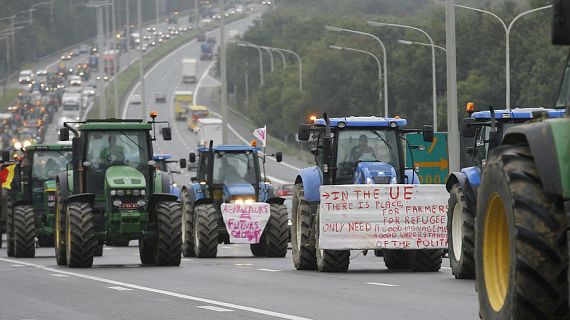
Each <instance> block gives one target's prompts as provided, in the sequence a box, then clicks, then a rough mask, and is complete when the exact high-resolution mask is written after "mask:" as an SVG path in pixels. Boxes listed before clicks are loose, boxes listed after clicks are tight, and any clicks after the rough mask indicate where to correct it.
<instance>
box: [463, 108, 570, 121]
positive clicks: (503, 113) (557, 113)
mask: <svg viewBox="0 0 570 320" xmlns="http://www.w3.org/2000/svg"><path fill="white" fill-rule="evenodd" d="M536 111H544V112H547V113H548V117H549V118H560V117H563V116H564V114H565V110H562V109H546V108H515V109H501V110H495V119H532V118H533V115H532V113H533V112H536ZM471 118H473V119H481V120H485V119H491V112H490V111H478V112H474V113H473V114H472V115H471Z"/></svg>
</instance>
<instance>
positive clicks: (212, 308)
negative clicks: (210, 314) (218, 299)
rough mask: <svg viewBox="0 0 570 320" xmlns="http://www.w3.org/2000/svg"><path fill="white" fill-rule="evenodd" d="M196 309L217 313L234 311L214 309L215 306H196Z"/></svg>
mask: <svg viewBox="0 0 570 320" xmlns="http://www.w3.org/2000/svg"><path fill="white" fill-rule="evenodd" d="M196 308H202V309H206V310H212V311H217V312H228V311H234V310H230V309H226V308H220V307H215V306H196Z"/></svg>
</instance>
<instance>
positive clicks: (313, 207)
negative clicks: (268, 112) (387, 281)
mask: <svg viewBox="0 0 570 320" xmlns="http://www.w3.org/2000/svg"><path fill="white" fill-rule="evenodd" d="M406 124H407V121H406V120H405V119H401V118H399V117H395V118H381V117H374V116H372V117H344V118H329V117H328V116H327V114H326V113H325V114H324V116H323V118H321V119H317V118H316V117H313V118H312V119H311V123H309V124H301V125H300V126H299V132H298V137H299V140H301V141H308V140H309V139H310V138H311V136H312V137H313V138H315V140H316V146H315V147H314V148H313V149H312V152H313V154H314V155H315V162H316V166H313V167H308V168H304V169H302V170H301V171H300V172H299V174H298V176H297V178H296V179H295V191H294V194H293V208H292V234H291V239H292V247H293V262H294V264H295V267H296V268H297V269H299V270H303V269H305V270H312V269H318V270H319V271H324V272H344V271H346V270H348V266H349V260H350V258H349V257H350V250H364V251H367V250H374V251H375V253H376V254H377V255H382V254H383V255H384V261H385V264H386V266H387V267H388V268H389V269H412V270H414V271H437V270H439V268H440V266H441V261H442V260H441V258H442V253H443V252H442V250H441V248H442V247H443V246H442V244H441V243H440V244H438V245H433V246H425V245H423V244H419V245H414V246H412V247H414V248H416V247H417V248H416V249H413V250H412V249H410V248H408V247H405V248H400V247H399V245H397V246H395V247H394V246H392V245H391V244H390V245H386V246H385V243H383V244H382V245H380V243H381V242H382V241H379V240H380V239H378V241H375V240H371V239H373V238H374V239H376V236H377V234H376V231H371V229H375V228H376V227H378V226H379V224H374V223H369V222H368V221H377V220H378V219H380V217H381V216H382V215H383V214H382V213H381V211H382V210H383V209H381V208H377V210H374V208H372V207H366V205H370V203H366V204H365V203H364V202H361V204H359V203H358V202H356V201H355V198H354V195H355V194H356V196H358V195H366V194H367V195H368V196H369V195H370V194H371V192H372V193H374V196H375V197H376V196H377V197H378V200H379V201H384V200H389V199H388V198H383V197H384V196H385V197H388V196H387V195H386V194H385V192H386V191H387V190H388V189H387V188H389V187H394V188H401V187H404V186H408V187H409V188H415V189H414V190H415V191H414V192H416V193H418V194H423V191H422V190H428V189H429V188H431V190H439V189H440V188H441V187H442V186H440V185H438V186H425V187H424V186H419V183H420V181H419V178H418V175H417V174H416V168H414V167H413V165H410V167H406V165H405V156H404V150H405V147H404V146H405V144H406V143H407V140H406V138H405V134H406V133H418V134H419V133H422V134H423V137H424V141H426V142H431V141H432V140H433V128H431V127H430V126H425V127H424V128H423V129H405V128H404V126H405V125H406ZM369 141H371V143H370V144H369ZM408 148H409V149H410V151H411V150H412V149H420V150H421V148H420V146H410V145H409V144H408ZM412 156H413V155H412ZM412 162H413V159H412ZM394 190H396V189H394ZM409 190H411V189H409ZM430 192H431V191H430ZM433 195H435V196H434V197H435V198H437V199H436V200H434V201H436V202H438V201H439V204H440V206H437V207H438V208H441V207H442V206H441V204H442V201H443V199H439V198H440V197H438V196H437V193H430V196H433ZM323 199H324V200H323ZM335 201H339V202H335ZM430 201H431V200H430ZM365 202H366V201H365ZM434 203H435V202H434ZM334 211H337V212H336V213H343V214H342V215H339V214H336V215H335V214H334V213H333V214H332V215H331V214H330V213H331V212H334ZM351 214H355V215H358V216H359V217H362V219H372V220H366V221H367V222H365V223H363V224H360V223H358V222H355V221H352V220H350V219H352V218H351ZM364 216H366V218H364ZM331 217H332V220H327V221H325V220H326V219H331ZM339 217H342V218H339ZM440 218H441V217H440ZM343 219H347V220H346V221H343ZM402 219H403V218H402ZM349 220H350V221H349ZM363 221H364V220H363ZM440 224H441V222H440ZM440 227H441V226H440ZM351 229H352V231H356V230H358V231H362V234H363V235H356V237H355V238H350V237H351V235H348V234H346V233H343V231H344V232H346V231H347V230H351ZM331 230H334V232H337V233H338V235H339V236H338V237H337V236H332V237H331V236H330V235H327V232H328V231H331ZM370 232H372V233H374V235H373V234H372V233H370ZM356 233H358V232H356ZM369 233H370V234H369ZM400 235H401V234H400ZM327 237H328V238H327ZM349 238H350V239H349ZM443 238H445V237H443ZM344 239H348V240H346V241H345V240H344ZM442 241H443V242H445V239H442ZM393 249H396V250H393ZM401 249H410V250H401Z"/></svg>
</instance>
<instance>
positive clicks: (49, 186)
mask: <svg viewBox="0 0 570 320" xmlns="http://www.w3.org/2000/svg"><path fill="white" fill-rule="evenodd" d="M44 190H45V191H55V180H48V181H46V182H44Z"/></svg>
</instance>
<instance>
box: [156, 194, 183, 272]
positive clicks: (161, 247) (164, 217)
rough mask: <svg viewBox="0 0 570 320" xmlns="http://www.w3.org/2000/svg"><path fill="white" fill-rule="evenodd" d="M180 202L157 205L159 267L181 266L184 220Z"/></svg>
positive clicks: (166, 202)
mask: <svg viewBox="0 0 570 320" xmlns="http://www.w3.org/2000/svg"><path fill="white" fill-rule="evenodd" d="M180 211H181V210H180V204H179V203H178V202H172V201H163V202H159V203H158V204H157V205H156V215H157V222H158V224H157V226H158V228H157V229H158V237H157V242H156V247H155V249H156V253H155V259H156V264H157V265H159V266H179V265H180V258H181V254H182V240H181V238H182V226H181V224H182V218H181V212H180Z"/></svg>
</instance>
